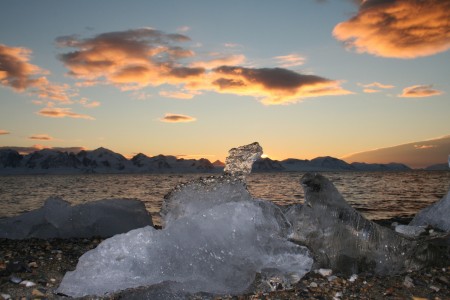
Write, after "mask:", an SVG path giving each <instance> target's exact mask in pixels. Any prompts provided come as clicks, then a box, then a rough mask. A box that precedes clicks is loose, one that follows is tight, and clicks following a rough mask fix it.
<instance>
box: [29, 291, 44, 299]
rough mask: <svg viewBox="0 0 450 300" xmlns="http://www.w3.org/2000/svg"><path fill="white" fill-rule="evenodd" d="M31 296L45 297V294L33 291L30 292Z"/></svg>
mask: <svg viewBox="0 0 450 300" xmlns="http://www.w3.org/2000/svg"><path fill="white" fill-rule="evenodd" d="M31 295H33V296H34V297H45V294H44V293H43V292H41V291H40V290H38V289H34V290H33V291H32V292H31Z"/></svg>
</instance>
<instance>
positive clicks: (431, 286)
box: [430, 285, 441, 293]
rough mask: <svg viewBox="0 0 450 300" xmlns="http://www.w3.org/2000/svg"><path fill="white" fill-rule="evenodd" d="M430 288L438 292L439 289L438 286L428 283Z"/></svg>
mask: <svg viewBox="0 0 450 300" xmlns="http://www.w3.org/2000/svg"><path fill="white" fill-rule="evenodd" d="M430 289H431V290H433V291H435V292H436V293H437V292H439V291H440V290H441V289H440V288H438V287H437V286H435V285H430Z"/></svg>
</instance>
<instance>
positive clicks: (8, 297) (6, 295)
mask: <svg viewBox="0 0 450 300" xmlns="http://www.w3.org/2000/svg"><path fill="white" fill-rule="evenodd" d="M0 296H2V298H3V299H5V300H10V299H12V298H11V295H10V294H0Z"/></svg>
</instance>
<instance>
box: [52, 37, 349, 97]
mask: <svg viewBox="0 0 450 300" xmlns="http://www.w3.org/2000/svg"><path fill="white" fill-rule="evenodd" d="M56 41H57V44H58V45H59V46H60V47H62V48H73V49H74V51H72V52H68V53H65V54H61V55H60V56H59V57H60V59H61V61H62V62H63V63H64V65H65V66H66V67H67V68H68V69H69V72H68V74H69V75H71V76H73V77H75V78H77V79H79V80H81V82H80V83H79V85H80V86H90V85H96V84H110V85H114V86H116V87H118V88H119V89H121V90H139V89H142V88H144V87H146V86H161V85H171V86H173V87H175V88H176V89H177V91H170V92H169V91H167V90H166V91H161V92H160V95H161V96H163V97H170V98H181V99H190V98H192V97H194V95H196V94H198V93H202V92H203V91H214V92H219V93H230V94H235V95H246V96H252V97H255V98H257V99H259V100H261V101H262V102H263V103H264V104H285V103H293V102H298V101H301V100H302V99H304V98H309V97H318V96H326V95H344V94H350V93H351V92H349V91H346V90H344V89H343V88H342V87H341V86H340V85H341V81H336V80H329V79H326V78H323V77H320V76H313V75H303V74H300V73H297V72H294V71H291V70H288V69H286V68H249V67H242V66H239V65H240V64H242V63H243V62H244V61H245V56H244V55H241V54H231V55H227V54H220V53H210V54H209V57H207V58H206V59H200V58H199V57H198V56H197V54H196V53H195V52H194V51H193V50H191V49H189V48H188V47H183V46H180V45H181V44H182V45H186V43H188V42H189V41H190V38H189V37H187V36H186V35H182V34H167V33H164V32H162V31H159V30H155V29H153V28H140V29H131V30H127V31H118V32H108V33H102V34H99V35H96V36H94V37H92V38H80V37H79V36H76V35H71V36H63V37H59V38H57V40H56ZM276 59H277V60H278V61H279V63H280V64H281V65H282V66H285V67H288V66H297V65H300V64H301V63H303V60H304V59H303V58H302V57H300V56H298V55H296V54H290V55H286V56H279V57H277V58H276Z"/></svg>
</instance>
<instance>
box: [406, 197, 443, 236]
mask: <svg viewBox="0 0 450 300" xmlns="http://www.w3.org/2000/svg"><path fill="white" fill-rule="evenodd" d="M409 225H411V226H428V225H431V226H432V227H434V228H438V229H440V230H443V231H447V232H449V231H450V190H449V191H448V192H447V195H445V196H444V197H443V198H442V199H441V200H439V201H438V202H436V203H434V204H432V205H430V206H428V207H426V208H424V209H423V210H421V211H420V212H418V213H417V215H416V216H415V217H414V219H412V221H411V223H409Z"/></svg>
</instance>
